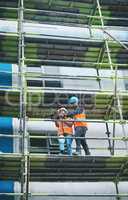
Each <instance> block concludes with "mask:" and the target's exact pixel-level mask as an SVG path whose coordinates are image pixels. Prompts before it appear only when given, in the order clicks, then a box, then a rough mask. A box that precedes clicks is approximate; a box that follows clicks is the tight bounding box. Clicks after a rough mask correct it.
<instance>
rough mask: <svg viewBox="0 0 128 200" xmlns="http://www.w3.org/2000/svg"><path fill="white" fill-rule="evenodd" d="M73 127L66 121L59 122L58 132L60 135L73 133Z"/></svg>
mask: <svg viewBox="0 0 128 200" xmlns="http://www.w3.org/2000/svg"><path fill="white" fill-rule="evenodd" d="M72 132H73V131H72V127H70V126H68V125H67V124H66V123H64V122H59V127H58V133H59V135H63V134H64V133H68V134H72Z"/></svg>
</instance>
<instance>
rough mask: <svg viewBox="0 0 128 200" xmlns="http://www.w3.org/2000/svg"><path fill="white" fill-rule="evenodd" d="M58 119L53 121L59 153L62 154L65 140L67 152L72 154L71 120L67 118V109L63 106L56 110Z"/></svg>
mask: <svg viewBox="0 0 128 200" xmlns="http://www.w3.org/2000/svg"><path fill="white" fill-rule="evenodd" d="M57 113H58V119H57V121H56V122H55V125H56V127H57V128H58V136H59V139H58V141H59V148H60V154H64V143H65V142H66V146H67V154H68V155H69V156H71V155H72V141H73V138H72V134H73V129H72V126H73V122H72V121H71V119H70V118H67V113H68V111H67V110H66V109H65V108H60V109H59V110H58V111H57ZM68 120H69V121H68Z"/></svg>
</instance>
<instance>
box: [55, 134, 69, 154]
mask: <svg viewBox="0 0 128 200" xmlns="http://www.w3.org/2000/svg"><path fill="white" fill-rule="evenodd" d="M58 141H59V148H60V151H64V143H66V147H67V154H68V155H69V156H71V155H72V141H73V138H72V135H67V134H65V136H64V137H62V136H60V138H59V139H58Z"/></svg>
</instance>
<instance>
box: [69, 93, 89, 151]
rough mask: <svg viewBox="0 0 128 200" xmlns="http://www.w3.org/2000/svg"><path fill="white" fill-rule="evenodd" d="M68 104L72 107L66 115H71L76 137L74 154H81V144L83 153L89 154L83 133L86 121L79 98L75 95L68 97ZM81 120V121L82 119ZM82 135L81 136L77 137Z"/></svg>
mask: <svg viewBox="0 0 128 200" xmlns="http://www.w3.org/2000/svg"><path fill="white" fill-rule="evenodd" d="M69 104H70V106H71V107H72V108H73V109H74V110H73V111H72V112H69V113H68V116H70V117H73V118H74V120H76V121H75V122H74V129H75V137H76V153H75V154H76V155H81V146H82V147H83V149H84V151H85V154H86V155H90V152H89V148H88V145H87V143H86V139H85V134H86V131H87V130H88V128H87V126H88V125H87V122H85V118H86V115H85V110H84V108H83V107H82V106H79V100H78V98H77V97H76V96H72V97H70V98H69ZM82 120H83V121H82ZM77 137H82V138H77Z"/></svg>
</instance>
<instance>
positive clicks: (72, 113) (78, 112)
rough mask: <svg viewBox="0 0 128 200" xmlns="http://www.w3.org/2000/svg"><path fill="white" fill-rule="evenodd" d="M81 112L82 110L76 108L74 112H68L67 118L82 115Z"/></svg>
mask: <svg viewBox="0 0 128 200" xmlns="http://www.w3.org/2000/svg"><path fill="white" fill-rule="evenodd" d="M83 111H84V109H83V108H77V109H76V110H74V111H71V112H68V116H69V117H72V116H74V115H77V114H80V113H83Z"/></svg>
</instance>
